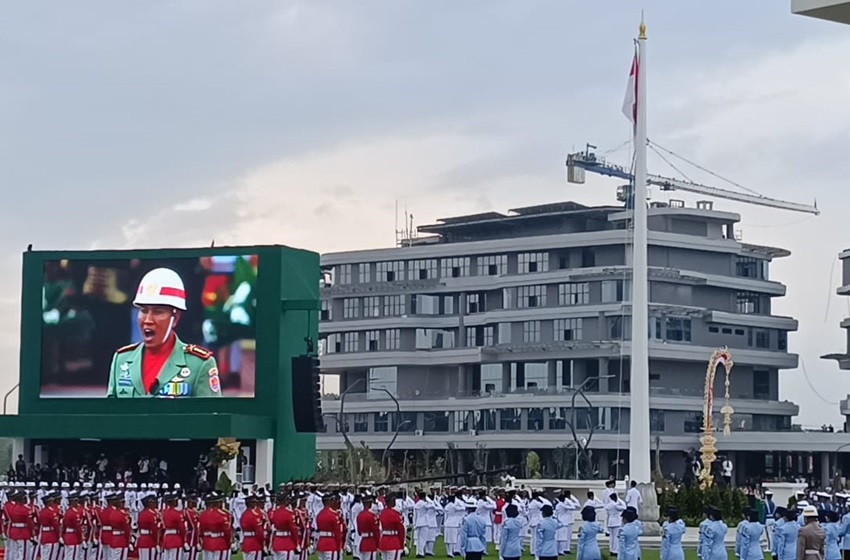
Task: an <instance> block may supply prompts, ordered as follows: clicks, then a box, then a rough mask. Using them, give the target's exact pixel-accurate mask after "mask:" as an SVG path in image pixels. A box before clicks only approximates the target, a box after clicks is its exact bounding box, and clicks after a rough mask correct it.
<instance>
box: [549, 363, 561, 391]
mask: <svg viewBox="0 0 850 560" xmlns="http://www.w3.org/2000/svg"><path fill="white" fill-rule="evenodd" d="M546 368H547V369H546V385H547V388H548V389H549V390H550V391H551V390H553V389H554V390H558V388H559V387H558V361H557V360H546Z"/></svg>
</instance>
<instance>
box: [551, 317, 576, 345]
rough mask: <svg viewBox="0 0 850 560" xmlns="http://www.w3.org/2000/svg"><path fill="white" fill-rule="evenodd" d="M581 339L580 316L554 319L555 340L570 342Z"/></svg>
mask: <svg viewBox="0 0 850 560" xmlns="http://www.w3.org/2000/svg"><path fill="white" fill-rule="evenodd" d="M581 339H582V325H581V318H574V319H555V342H570V341H572V340H581Z"/></svg>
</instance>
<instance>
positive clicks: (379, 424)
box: [372, 412, 390, 432]
mask: <svg viewBox="0 0 850 560" xmlns="http://www.w3.org/2000/svg"><path fill="white" fill-rule="evenodd" d="M372 421H373V422H374V423H375V425H374V428H373V430H374V431H376V432H388V431H389V429H390V415H389V414H388V413H386V412H373V413H372Z"/></svg>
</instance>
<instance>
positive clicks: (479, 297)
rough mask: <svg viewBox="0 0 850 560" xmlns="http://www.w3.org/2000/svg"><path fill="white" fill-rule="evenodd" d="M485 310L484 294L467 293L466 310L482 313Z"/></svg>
mask: <svg viewBox="0 0 850 560" xmlns="http://www.w3.org/2000/svg"><path fill="white" fill-rule="evenodd" d="M483 311H484V294H467V295H466V312H467V314H471V313H482V312H483Z"/></svg>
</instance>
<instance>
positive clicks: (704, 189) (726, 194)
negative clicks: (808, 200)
mask: <svg viewBox="0 0 850 560" xmlns="http://www.w3.org/2000/svg"><path fill="white" fill-rule="evenodd" d="M585 171H589V172H591V173H597V174H599V175H606V176H608V177H616V178H618V179H625V180H627V181H629V182H630V183H631V182H632V181H633V180H634V175H633V174H632V172H631V171H630V170H628V169H626V168H625V167H623V166H621V165H614V164H611V163H608V162H607V161H605V160H604V159H603V158H598V157H597V156H596V153H594V152H593V151H591V150H590V149H589V148H588V149H587V150H586V151H584V152H576V153H573V154H570V155H568V156H567V180H568V181H569V182H570V183H579V184H581V183H584V174H585ZM647 183H649V184H650V185H655V186H657V187H660V188H661V190H663V191H685V192H691V193H696V194H703V195H706V196H711V197H715V198H725V199H727V200H734V201H737V202H744V203H747V204H755V205H758V206H767V207H769V208H779V209H781V210H789V211H792V212H805V213H807V214H814V215H815V216H817V215H819V214H820V210H818V207H817V204H814V205H809V204H800V203H797V202H788V201H786V200H779V199H776V198H770V197H767V196H761V195H756V194H747V193H740V192H735V191H731V190H728V189H721V188H718V187H711V186H708V185H703V184H700V183H694V182H692V181H683V180H681V179H674V178H672V177H664V176H661V175H652V174H648V175H647ZM618 198H620V200H621V201H626V200H628V195H627V194H622V193H621V195H620V196H619V197H618Z"/></svg>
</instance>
